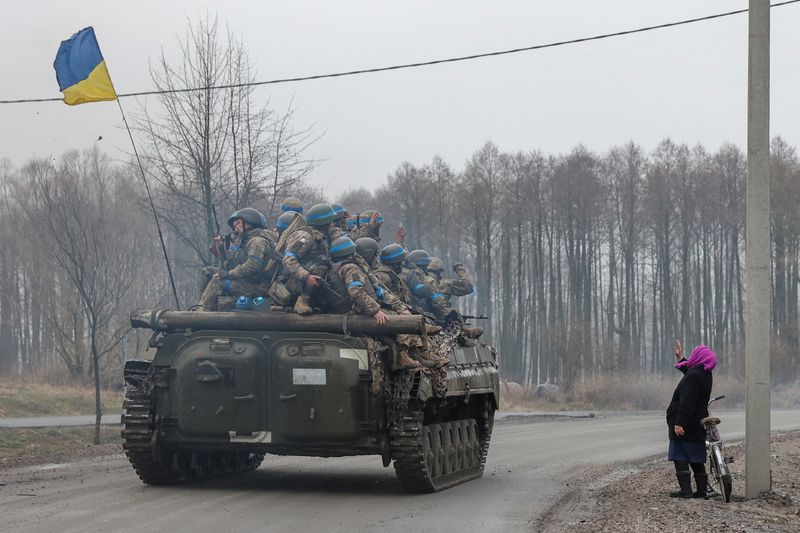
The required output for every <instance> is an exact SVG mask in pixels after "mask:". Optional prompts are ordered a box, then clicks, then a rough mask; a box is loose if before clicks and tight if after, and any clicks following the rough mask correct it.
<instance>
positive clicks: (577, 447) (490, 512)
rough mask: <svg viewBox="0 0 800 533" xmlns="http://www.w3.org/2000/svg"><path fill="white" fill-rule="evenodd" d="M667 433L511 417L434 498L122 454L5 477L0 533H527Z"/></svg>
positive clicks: (737, 433) (645, 426)
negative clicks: (470, 475) (180, 483)
mask: <svg viewBox="0 0 800 533" xmlns="http://www.w3.org/2000/svg"><path fill="white" fill-rule="evenodd" d="M716 413H717V414H722V418H723V425H722V426H721V428H720V429H721V430H722V434H723V436H724V437H725V438H727V439H729V440H732V439H736V438H741V437H742V436H743V430H744V413H743V412H741V411H733V412H720V411H716ZM772 427H773V429H775V430H786V429H800V412H798V411H776V412H774V413H773V417H772ZM665 433H666V429H665V425H664V422H663V414H662V413H661V412H655V413H645V414H635V415H611V416H604V415H598V416H597V417H595V418H573V419H566V420H554V419H552V418H544V419H542V418H533V419H519V418H512V419H509V420H507V421H505V422H501V423H498V424H497V426H496V428H495V434H494V437H493V439H492V444H491V448H490V451H489V459H488V462H487V466H486V472H485V474H484V476H483V477H482V478H480V479H478V480H475V481H471V482H469V483H466V484H463V485H459V486H457V487H454V488H452V489H449V490H446V491H444V492H441V493H438V494H429V495H407V494H405V493H403V492H402V490H401V488H400V485H399V483H398V482H397V481H396V479H395V477H394V472H393V471H392V470H391V469H383V468H382V467H381V465H380V459H378V458H377V457H350V458H337V459H318V458H302V457H273V456H267V459H266V460H265V461H264V464H263V465H262V466H261V468H259V469H258V470H257V471H255V472H252V473H249V474H245V475H241V476H239V477H236V478H229V479H224V480H214V481H209V482H204V483H198V484H194V485H188V486H184V487H149V486H145V485H143V484H141V483H140V482H139V480H138V478H136V476H135V475H134V473H133V471H132V469H131V468H130V466H129V465H128V464H127V461H126V460H125V459H124V458H123V457H120V456H116V457H111V458H107V459H104V460H100V461H93V462H82V463H75V464H69V465H49V466H44V467H42V466H40V467H28V468H20V469H12V470H0V516H2V517H3V519H2V522H1V523H2V526H0V529H2V530H3V531H36V532H39V531H58V532H64V533H66V532H72V531H74V532H80V533H84V532H87V531H142V532H143V531H172V532H178V531H188V530H191V531H197V532H206V531H208V532H215V533H216V532H219V531H256V530H260V531H301V532H303V533H312V532H317V531H319V532H325V533H330V532H334V531H347V532H348V533H350V532H353V531H359V532H360V531H381V532H385V531H388V532H393V531H408V530H410V529H411V528H412V527H413V528H422V529H424V530H425V531H426V532H434V531H443V532H448V533H450V532H453V531H458V532H465V531H480V532H490V531H491V532H494V531H502V532H506V531H525V530H527V531H530V530H532V528H533V527H534V525H535V523H536V520H537V518H538V517H539V516H540V515H541V514H542V513H543V512H544V511H545V510H546V509H547V508H548V506H550V505H551V504H553V503H554V502H556V501H558V499H559V498H560V497H561V495H563V494H564V492H565V490H566V487H565V486H564V480H565V479H566V478H567V476H568V475H569V473H570V471H572V470H573V469H574V468H576V467H580V466H581V465H584V464H602V463H607V462H616V461H625V460H630V459H636V458H644V457H648V456H651V455H654V454H658V453H665V450H666V437H665ZM665 469H667V471H669V468H668V465H665Z"/></svg>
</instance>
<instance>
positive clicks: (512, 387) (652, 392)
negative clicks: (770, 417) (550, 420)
mask: <svg viewBox="0 0 800 533" xmlns="http://www.w3.org/2000/svg"><path fill="white" fill-rule="evenodd" d="M680 377H681V376H680V374H679V373H678V372H675V375H671V376H664V377H658V376H641V375H638V374H614V375H605V376H598V377H595V378H591V379H587V380H586V381H584V382H583V383H579V384H577V385H576V386H575V387H573V389H572V391H571V392H569V393H566V394H565V393H564V392H562V391H560V392H559V393H558V394H556V395H555V397H553V398H552V399H550V400H545V399H534V398H532V396H531V391H530V389H527V388H523V387H522V386H520V385H516V384H514V383H510V384H508V385H506V384H503V385H501V390H500V406H501V409H504V410H535V411H564V410H577V411H584V410H611V411H629V410H635V411H639V410H642V411H644V410H659V409H666V407H667V405H669V402H670V400H671V399H672V393H673V391H674V390H675V386H676V385H677V384H678V382H679V381H680ZM722 394H724V395H725V399H724V400H722V401H721V402H720V403H718V404H714V405H718V407H717V408H719V409H737V408H744V405H745V383H744V380H743V379H741V378H738V377H736V376H726V375H715V376H714V389H713V391H712V395H713V396H719V395H722ZM772 406H773V408H777V409H792V408H798V407H800V383H796V384H793V385H779V386H777V387H774V388H773V390H772Z"/></svg>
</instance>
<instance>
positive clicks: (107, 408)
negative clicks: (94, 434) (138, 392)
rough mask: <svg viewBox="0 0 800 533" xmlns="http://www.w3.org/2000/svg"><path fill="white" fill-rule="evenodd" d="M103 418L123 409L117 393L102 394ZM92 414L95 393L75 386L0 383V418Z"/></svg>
mask: <svg viewBox="0 0 800 533" xmlns="http://www.w3.org/2000/svg"><path fill="white" fill-rule="evenodd" d="M100 401H101V405H102V409H103V412H104V413H106V414H111V413H119V412H120V411H121V409H122V393H121V392H120V391H110V390H102V391H101V392H100ZM92 413H94V389H92V388H89V387H83V386H77V385H49V384H45V383H24V382H22V383H17V382H9V381H0V417H27V416H69V415H85V414H92Z"/></svg>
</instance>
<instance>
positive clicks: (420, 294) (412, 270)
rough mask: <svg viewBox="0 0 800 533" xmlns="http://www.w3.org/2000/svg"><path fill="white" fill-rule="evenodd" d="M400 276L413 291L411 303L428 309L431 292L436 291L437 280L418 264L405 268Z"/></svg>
mask: <svg viewBox="0 0 800 533" xmlns="http://www.w3.org/2000/svg"><path fill="white" fill-rule="evenodd" d="M400 277H401V278H402V279H403V281H404V282H405V284H406V287H408V290H409V291H410V292H411V303H412V304H413V305H415V306H417V307H421V308H423V309H428V301H429V299H430V296H431V294H433V293H434V292H436V290H435V288H436V280H435V279H434V278H433V276H430V275H428V274H427V273H426V272H425V271H424V270H422V269H421V268H419V267H418V266H416V265H410V266H406V267H404V268H403V271H402V272H401V273H400Z"/></svg>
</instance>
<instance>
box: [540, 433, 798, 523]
mask: <svg viewBox="0 0 800 533" xmlns="http://www.w3.org/2000/svg"><path fill="white" fill-rule="evenodd" d="M727 453H728V455H733V457H734V463H733V464H732V465H731V467H732V468H731V469H732V474H733V497H732V501H731V503H728V504H726V503H724V502H722V501H721V500H718V499H710V500H703V499H690V500H683V499H673V498H669V496H668V493H669V491H671V490H675V489H676V488H677V483H676V481H675V473H674V468H673V466H672V463H670V462H668V461H667V460H666V457H664V456H663V455H661V456H658V457H651V458H649V459H647V460H644V461H638V462H631V463H622V464H619V463H618V464H608V465H600V466H589V465H585V466H580V465H579V466H576V467H574V468H573V469H572V471H571V472H570V475H569V478H568V481H567V482H566V486H565V491H564V493H563V495H562V497H561V498H560V499H559V500H558V501H557V502H555V503H554V504H553V505H551V506H550V507H549V508H548V510H547V511H546V512H545V513H544V514H543V515H542V516H541V517H540V518H539V519H538V520H537V521H536V523H534V524H530V525H531V528H532V529H533V530H535V531H546V532H555V531H578V532H590V531H591V532H594V531H603V532H604V533H616V532H623V531H625V532H627V531H659V532H660V533H669V532H683V531H698V532H700V531H709V532H711V531H713V532H718V531H731V530H733V531H770V532H776V531H780V532H783V531H786V532H789V531H797V528H798V524H800V505H799V504H800V482H798V472H800V432H788V433H779V434H775V435H773V438H772V479H773V491H772V492H771V493H770V494H765V495H763V496H762V497H761V498H758V499H754V500H745V499H744V480H745V476H744V467H745V464H744V463H745V462H744V447H743V443H737V444H735V445H731V446H728V447H727Z"/></svg>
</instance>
